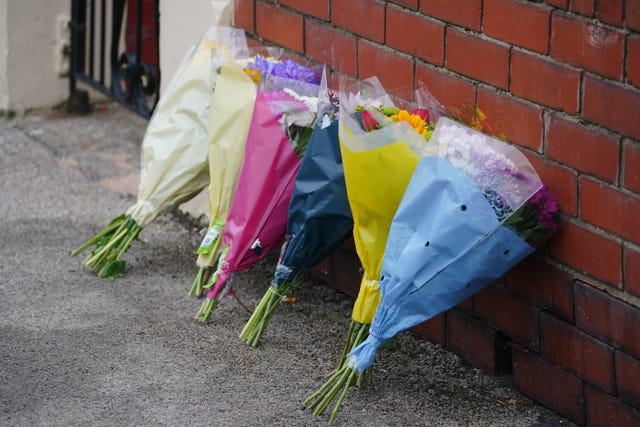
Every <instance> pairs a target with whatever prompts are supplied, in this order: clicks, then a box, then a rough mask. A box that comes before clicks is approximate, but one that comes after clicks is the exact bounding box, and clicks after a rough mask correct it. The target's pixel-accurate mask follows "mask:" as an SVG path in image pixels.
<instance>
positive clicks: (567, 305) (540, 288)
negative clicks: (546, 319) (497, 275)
mask: <svg viewBox="0 0 640 427" xmlns="http://www.w3.org/2000/svg"><path fill="white" fill-rule="evenodd" d="M506 279H507V280H506V287H507V289H509V290H510V291H512V292H514V293H515V294H517V295H520V296H522V297H524V298H525V299H526V300H527V301H531V302H533V303H534V304H535V305H537V306H539V307H541V308H543V309H545V310H549V311H551V312H552V313H554V314H556V315H558V316H560V317H561V318H563V319H565V320H567V321H569V322H573V320H574V316H573V280H574V279H573V276H572V275H570V274H569V273H567V272H564V271H562V270H560V269H558V268H556V267H554V266H552V265H550V264H547V263H546V262H545V261H543V260H542V259H540V258H538V257H535V256H530V257H528V258H526V259H524V260H523V261H522V262H521V263H519V264H518V265H516V266H515V267H514V268H513V269H512V270H511V271H510V272H508V273H507V277H506Z"/></svg>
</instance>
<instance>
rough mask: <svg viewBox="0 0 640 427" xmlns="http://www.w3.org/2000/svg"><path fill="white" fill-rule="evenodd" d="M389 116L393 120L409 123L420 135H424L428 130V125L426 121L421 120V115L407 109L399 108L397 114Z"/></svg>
mask: <svg viewBox="0 0 640 427" xmlns="http://www.w3.org/2000/svg"><path fill="white" fill-rule="evenodd" d="M389 118H390V119H391V120H393V121H394V122H401V121H404V122H407V123H409V124H410V125H411V126H412V127H413V128H414V129H415V130H416V132H418V133H419V134H420V136H422V137H424V136H425V135H426V134H427V131H428V130H429V125H428V124H427V122H425V121H424V120H422V117H420V116H418V115H417V114H411V113H409V112H408V111H407V110H400V111H399V112H398V113H397V114H394V115H393V116H391V117H389Z"/></svg>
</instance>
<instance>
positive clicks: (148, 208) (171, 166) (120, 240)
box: [72, 27, 246, 278]
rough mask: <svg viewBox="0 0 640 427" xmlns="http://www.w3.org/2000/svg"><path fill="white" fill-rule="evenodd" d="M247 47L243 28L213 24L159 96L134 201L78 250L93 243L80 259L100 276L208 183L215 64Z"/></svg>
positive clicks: (115, 270) (116, 268)
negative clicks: (151, 226) (158, 220)
mask: <svg viewBox="0 0 640 427" xmlns="http://www.w3.org/2000/svg"><path fill="white" fill-rule="evenodd" d="M242 49H246V40H245V38H244V32H243V31H242V30H236V29H232V28H227V27H212V28H211V29H209V31H208V32H207V33H206V34H205V36H204V37H203V39H202V40H201V41H200V43H199V45H198V46H197V47H196V48H195V49H194V50H193V51H192V53H191V54H190V56H189V57H188V58H187V60H186V61H185V62H184V64H183V65H182V67H181V68H180V70H179V71H178V72H177V74H176V76H175V77H174V78H173V81H172V82H171V83H170V84H169V86H168V87H167V89H166V91H165V93H164V94H163V96H162V97H161V98H160V100H159V102H158V105H157V107H156V110H155V111H154V114H153V116H152V117H151V120H150V122H149V126H148V127H147V130H146V133H145V136H144V139H143V141H142V170H141V173H140V187H139V190H138V200H137V202H136V203H135V204H134V205H133V206H131V207H130V208H129V210H128V211H127V212H126V213H124V214H121V215H119V216H116V217H115V218H114V219H113V220H112V221H111V222H110V223H109V225H108V226H107V227H106V228H105V229H104V230H102V231H101V232H99V233H98V234H96V235H95V236H93V237H92V238H91V239H89V240H88V241H87V242H86V243H84V244H83V245H81V246H80V247H79V248H77V249H76V250H75V251H74V252H73V253H72V255H73V256H76V255H78V254H80V253H82V252H84V251H85V250H86V249H88V248H89V247H91V246H93V249H92V250H91V253H90V254H89V256H87V258H86V259H85V260H84V263H85V264H86V265H87V266H88V267H89V268H91V269H93V270H94V271H96V273H97V274H98V275H99V276H101V277H109V278H115V277H118V276H120V275H121V274H122V272H123V269H124V266H125V262H124V261H123V260H122V259H121V258H122V256H123V255H124V253H125V252H126V251H127V250H128V249H129V247H130V246H131V243H132V242H133V241H134V240H135V239H136V238H137V237H138V234H139V233H140V232H141V231H142V229H143V228H144V227H146V226H147V225H149V224H150V223H151V222H153V221H154V220H155V219H156V217H157V216H158V215H160V214H162V213H164V212H166V211H168V210H170V209H172V208H174V207H176V206H177V205H179V204H180V203H183V202H185V201H187V200H189V199H191V198H192V197H194V196H195V195H197V194H198V193H199V192H200V191H202V189H203V188H204V187H206V185H207V184H208V183H209V171H208V169H209V168H208V164H207V145H208V133H209V129H210V117H209V116H210V114H209V110H210V107H211V104H212V97H211V93H212V91H213V90H214V88H216V77H217V73H216V72H215V70H216V68H217V66H218V64H219V63H220V62H222V61H224V58H225V57H226V56H227V55H229V54H235V53H236V52H239V51H241V50H242Z"/></svg>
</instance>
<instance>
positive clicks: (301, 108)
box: [196, 59, 319, 322]
mask: <svg viewBox="0 0 640 427" xmlns="http://www.w3.org/2000/svg"><path fill="white" fill-rule="evenodd" d="M278 64H282V65H283V66H284V67H286V69H285V70H284V71H278V70H279V69H278ZM285 72H286V73H285ZM261 74H262V76H263V77H262V82H261V88H260V89H259V90H258V95H257V98H256V103H255V107H254V110H253V116H252V118H251V123H250V126H249V133H248V136H247V141H246V147H245V155H244V161H243V164H242V169H241V171H240V176H239V178H238V184H237V188H236V189H235V192H234V195H233V199H232V201H231V206H230V210H229V214H228V217H227V220H226V223H225V225H224V229H223V233H222V238H221V245H222V247H223V249H222V253H221V255H220V257H219V259H218V264H217V269H216V271H215V272H214V273H213V275H212V276H211V278H210V280H209V282H208V283H207V284H206V285H205V286H204V288H205V289H208V292H207V297H206V299H205V301H204V302H203V303H202V306H201V308H200V310H199V312H198V315H197V316H196V318H197V320H199V321H200V322H206V321H207V320H208V319H209V318H210V316H211V314H212V312H213V310H215V308H216V306H217V305H218V302H219V301H220V299H221V298H222V297H223V296H224V295H225V294H227V292H228V289H229V287H230V285H231V276H232V274H233V273H234V272H236V271H242V270H245V269H247V268H248V267H249V266H251V265H253V264H254V263H255V262H257V261H259V260H260V259H262V258H263V257H264V256H265V255H266V254H267V253H268V252H269V251H270V250H271V249H273V248H274V247H275V246H276V245H279V244H280V243H281V242H282V238H283V236H284V233H285V230H286V220H287V206H288V205H289V202H290V200H291V194H292V191H293V183H294V179H295V176H296V173H297V172H298V168H299V166H300V159H299V157H298V155H302V154H303V153H304V149H305V147H306V145H307V143H308V137H309V135H310V132H309V129H311V128H312V127H313V124H314V122H315V117H316V111H317V97H318V88H319V84H318V83H319V82H318V77H319V76H318V73H317V72H316V73H314V72H313V71H312V70H310V69H309V68H307V67H303V66H301V65H298V64H296V63H295V62H293V61H290V60H288V59H287V60H285V61H283V62H280V63H276V64H275V66H274V68H273V70H272V71H271V74H268V73H261ZM291 77H294V79H292V78H291Z"/></svg>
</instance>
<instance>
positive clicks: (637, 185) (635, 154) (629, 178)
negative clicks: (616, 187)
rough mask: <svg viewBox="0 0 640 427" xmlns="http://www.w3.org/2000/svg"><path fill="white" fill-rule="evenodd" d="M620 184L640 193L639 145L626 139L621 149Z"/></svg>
mask: <svg viewBox="0 0 640 427" xmlns="http://www.w3.org/2000/svg"><path fill="white" fill-rule="evenodd" d="M622 157H623V165H624V170H623V175H622V184H623V185H624V187H625V188H626V189H627V190H631V191H635V192H636V193H640V145H638V144H634V143H633V142H631V141H626V142H625V144H624V149H623V155H622Z"/></svg>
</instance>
